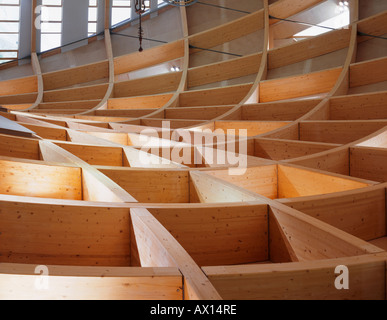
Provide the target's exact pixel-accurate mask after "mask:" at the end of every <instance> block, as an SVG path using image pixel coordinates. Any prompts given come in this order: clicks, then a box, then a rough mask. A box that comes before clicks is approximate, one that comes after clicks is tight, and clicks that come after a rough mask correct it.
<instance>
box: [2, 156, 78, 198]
mask: <svg viewBox="0 0 387 320" xmlns="http://www.w3.org/2000/svg"><path fill="white" fill-rule="evenodd" d="M0 164H1V165H0V172H1V173H0V176H1V185H0V193H1V194H8V195H19V196H27V197H40V198H56V199H69V200H82V186H81V169H79V168H71V167H55V166H45V165H39V164H34V163H23V162H14V161H6V160H2V161H0Z"/></svg>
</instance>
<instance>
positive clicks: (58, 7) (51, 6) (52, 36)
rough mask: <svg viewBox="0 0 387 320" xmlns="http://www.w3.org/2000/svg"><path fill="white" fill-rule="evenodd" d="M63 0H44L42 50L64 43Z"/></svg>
mask: <svg viewBox="0 0 387 320" xmlns="http://www.w3.org/2000/svg"><path fill="white" fill-rule="evenodd" d="M62 20H63V8H62V0H42V10H41V26H40V27H41V37H40V51H41V52H44V51H48V50H51V49H54V48H58V47H60V46H61V45H62Z"/></svg>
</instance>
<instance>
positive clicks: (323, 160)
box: [291, 148, 349, 175]
mask: <svg viewBox="0 0 387 320" xmlns="http://www.w3.org/2000/svg"><path fill="white" fill-rule="evenodd" d="M291 163H293V164H296V165H299V166H304V167H307V168H313V169H318V170H323V171H328V172H333V173H338V174H343V175H349V148H339V149H337V150H332V151H328V152H323V153H321V154H317V155H314V156H306V157H302V158H299V159H298V160H295V161H291Z"/></svg>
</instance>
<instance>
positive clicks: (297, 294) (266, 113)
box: [0, 0, 387, 300]
mask: <svg viewBox="0 0 387 320" xmlns="http://www.w3.org/2000/svg"><path fill="white" fill-rule="evenodd" d="M106 2H107V4H109V1H106ZM210 2H212V3H214V4H216V3H218V1H210ZM225 2H226V3H227V2H228V1H225ZM242 2H243V1H242ZM327 2H328V3H329V2H331V1H321V0H302V1H300V0H278V1H268V0H262V1H261V0H257V1H247V0H246V4H245V5H246V9H247V10H249V11H250V12H251V13H249V14H246V15H241V14H240V13H236V12H229V13H227V14H226V13H224V12H223V13H222V14H221V15H220V14H219V15H218V16H216V15H215V16H213V19H211V20H205V21H204V20H203V19H204V18H203V19H202V20H200V17H203V16H202V14H203V10H207V12H209V14H210V13H211V12H213V11H211V10H212V9H209V8H203V7H200V5H193V6H191V7H187V8H185V7H173V8H172V7H171V8H167V9H163V11H164V12H160V14H159V16H158V17H157V18H155V19H154V20H152V19H149V20H146V21H145V26H144V29H145V30H149V28H152V23H155V22H152V21H158V20H160V21H161V22H162V21H163V19H166V20H168V19H171V17H172V16H173V17H175V19H177V20H178V21H179V28H180V29H179V32H180V33H179V32H177V33H175V34H174V37H175V38H176V39H172V41H170V39H167V41H165V42H167V43H165V44H160V43H156V44H155V43H151V44H145V47H144V49H145V50H144V51H143V52H142V53H139V52H131V53H125V54H122V52H123V51H122V50H123V49H122V48H121V47H120V43H123V42H124V41H126V40H125V39H123V37H120V38H119V37H118V36H117V35H115V33H119V32H121V33H122V32H125V30H129V33H128V34H130V32H131V31H130V30H134V31H133V32H135V30H136V26H130V25H125V26H121V27H120V29H119V30H113V31H112V30H109V24H107V25H106V30H105V33H104V36H103V38H102V37H99V38H97V37H95V38H93V39H90V40H89V44H88V45H87V46H86V47H85V48H86V49H85V48H80V49H77V50H74V51H70V52H64V51H62V50H61V49H58V50H56V51H55V52H51V53H50V54H43V55H40V56H38V55H37V54H36V52H32V56H31V65H30V66H29V67H30V68H31V70H33V72H31V74H30V75H28V76H22V77H19V76H17V75H18V72H20V70H21V68H26V67H25V66H23V67H20V66H19V67H17V66H15V67H13V68H10V69H4V70H2V71H0V76H1V75H2V74H4V73H7V75H8V74H15V75H16V76H14V77H9V78H8V79H7V80H3V81H2V82H0V105H2V106H3V107H5V108H7V109H8V112H7V113H6V112H0V115H1V117H0V179H1V183H0V299H20V298H22V299H24V298H27V299H66V298H67V299H176V300H182V299H187V300H188V299H206V300H220V299H386V293H387V284H386V262H387V253H386V250H387V221H386V187H387V184H386V182H387V161H386V160H387V41H386V39H382V38H385V37H386V36H385V35H386V34H387V4H386V1H377V0H372V1H360V0H353V1H350V4H349V5H350V10H351V17H350V18H351V23H350V25H349V27H348V28H343V29H340V30H332V31H330V32H328V33H325V34H323V35H319V36H315V37H310V38H306V39H303V40H300V41H293V40H292V39H290V38H289V37H290V36H289V35H287V36H286V33H290V32H291V31H289V29H291V28H298V29H297V30H298V31H297V32H299V31H302V30H304V29H305V28H307V27H306V26H305V25H304V26H301V27H300V25H295V24H294V23H291V22H286V21H280V20H278V19H273V17H277V18H281V19H288V18H289V19H294V20H300V19H307V20H308V18H310V19H309V20H308V22H310V23H315V22H316V21H314V20H313V19H312V18H311V17H312V14H311V12H315V11H316V10H317V11H318V10H320V9H321V6H323V5H326V3H327ZM238 3H240V1H230V6H234V8H238ZM214 10H215V9H214ZM216 10H219V9H216ZM313 16H315V15H313ZM176 17H177V18H176ZM106 19H107V20H108V19H109V17H108V15H107V17H106ZM147 22H148V24H147ZM317 22H318V23H319V22H321V21H317ZM157 26H158V24H157V23H155V25H154V26H153V27H155V28H156V27H157ZM147 28H148V29H147ZM172 29H173V28H171V30H172ZM293 31H294V30H293ZM165 32H167V33H168V30H167V31H165ZM171 33H172V31H171ZM176 34H178V35H176ZM292 34H293V35H294V34H295V33H294V32H293V33H292ZM364 34H367V35H368V36H365V35H364ZM32 38H34V36H33V37H32ZM289 39H290V40H289ZM135 45H136V46H137V42H136V41H135ZM147 45H148V47H147ZM87 48H91V49H90V52H93V50H97V49H96V48H103V52H102V53H101V52H100V53H99V54H98V55H96V57H95V58H93V57H92V56H91V54H90V52H89V56H88V57H87V59H85V56H84V53H85V52H87V51H85V50H88V49H87ZM205 49H210V50H212V51H209V50H205ZM82 50H84V51H82ZM224 51H227V52H228V53H233V54H234V55H230V54H228V55H225V54H220V53H219V52H223V53H224ZM217 52H218V53H217ZM77 54H79V60H77V57H78V56H77ZM70 58H71V59H70ZM66 59H68V60H71V61H77V63H75V65H74V64H73V65H72V66H71V65H70V64H69V65H66V64H65V61H67V60H66ZM170 66H173V68H174V69H173V71H174V72H158V71H157V70H159V69H160V67H161V68H167V70H168V71H170V70H169V68H170ZM175 67H176V68H175ZM177 67H178V68H177ZM165 121H168V123H169V126H170V129H165V128H163V122H165ZM147 128H148V129H153V131H143V130H144V129H147ZM175 129H178V130H175ZM200 129H210V130H211V131H212V132H213V133H209V132H208V131H205V132H203V133H200V132H201V131H200ZM216 130H218V131H216ZM220 130H235V136H232V135H230V134H229V135H228V138H229V139H231V141H235V142H237V143H236V148H238V147H239V146H241V145H245V146H246V150H245V151H244V155H245V156H246V157H245V159H246V163H245V164H246V170H245V171H241V172H242V173H241V174H239V175H238V174H236V175H235V174H230V170H229V169H230V168H234V167H235V166H236V165H235V163H234V162H232V161H231V160H230V161H225V162H224V163H222V162H221V161H217V160H219V159H215V160H216V161H214V162H211V161H209V160H208V159H207V156H206V155H207V153H206V151H211V152H212V151H213V152H214V153H216V152H217V150H222V148H223V150H225V151H226V154H227V155H233V156H235V157H237V156H240V154H239V152H238V151H237V150H238V149H237V150H235V149H232V148H231V147H230V145H229V144H227V143H225V142H223V143H222V142H220V140H216V141H217V142H216V143H215V145H213V146H210V145H205V147H203V146H202V145H201V143H197V141H196V140H194V139H192V137H193V136H194V135H196V136H197V135H199V138H200V139H199V140H202V138H206V139H209V140H206V141H211V139H213V138H214V137H217V138H218V132H220ZM242 130H244V131H242ZM151 134H152V135H153V136H152V138H151V139H149V138H150V135H151ZM230 137H231V138H230ZM144 141H147V143H148V144H147V145H146V144H145V142H144ZM149 141H150V143H151V145H149ZM200 142H201V141H200ZM150 146H151V147H153V148H150ZM234 146H235V145H234ZM145 147H148V148H147V149H146V148H145ZM147 150H148V151H147ZM154 150H156V154H155V152H154ZM175 150H179V152H181V153H184V152H186V154H188V155H189V157H188V158H186V157H185V158H184V160H183V161H182V162H181V163H179V162H178V161H174V159H175V158H176V155H175V157H173V154H172V153H173V152H174V151H175ZM151 151H152V153H151ZM148 153H149V155H148ZM146 156H149V157H148V158H147V157H146ZM144 158H147V159H150V160H154V161H153V162H152V163H150V164H147V163H145V162H144V161H143V159H144ZM198 160H200V161H198ZM227 160H229V158H228V157H227ZM157 163H159V164H157ZM342 265H343V266H346V267H348V269H349V275H350V277H349V281H350V282H349V290H338V289H337V288H336V287H335V280H336V278H337V274H336V273H335V272H336V268H337V267H338V266H342ZM37 266H46V267H47V270H48V272H49V275H50V277H49V288H48V289H47V288H46V289H44V288H43V289H41V288H39V287H37V286H36V280H37V279H39V277H40V275H39V274H40V273H39V272H38V273H37V271H36V270H37V269H36V268H37ZM39 270H40V269H39Z"/></svg>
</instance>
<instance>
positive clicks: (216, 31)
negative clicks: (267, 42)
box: [189, 10, 264, 49]
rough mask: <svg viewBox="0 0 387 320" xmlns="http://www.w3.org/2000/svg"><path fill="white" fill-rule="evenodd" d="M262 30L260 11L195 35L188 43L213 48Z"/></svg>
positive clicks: (261, 12) (261, 11)
mask: <svg viewBox="0 0 387 320" xmlns="http://www.w3.org/2000/svg"><path fill="white" fill-rule="evenodd" d="M263 28H264V10H260V11H257V12H254V13H252V14H249V15H248V16H245V17H242V18H240V19H237V20H234V21H231V22H229V23H226V24H223V25H221V26H219V27H215V28H213V29H210V30H208V31H204V32H200V33H197V34H195V35H193V36H191V37H190V38H189V43H190V45H192V46H196V47H199V48H206V49H208V48H213V47H216V46H218V45H220V44H223V43H226V42H230V41H232V40H235V39H238V38H241V37H243V36H245V35H248V34H251V33H253V32H255V31H257V30H260V29H263Z"/></svg>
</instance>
